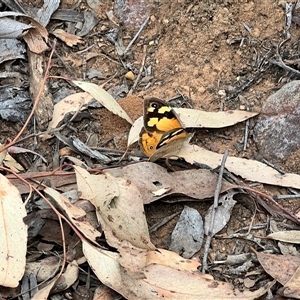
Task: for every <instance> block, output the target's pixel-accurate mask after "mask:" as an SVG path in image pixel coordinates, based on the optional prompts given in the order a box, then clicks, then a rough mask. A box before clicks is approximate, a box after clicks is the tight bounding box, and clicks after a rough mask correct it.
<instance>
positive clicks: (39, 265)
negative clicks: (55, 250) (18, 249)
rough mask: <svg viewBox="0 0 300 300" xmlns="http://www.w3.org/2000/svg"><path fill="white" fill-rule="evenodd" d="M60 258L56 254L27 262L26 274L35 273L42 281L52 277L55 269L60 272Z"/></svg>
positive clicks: (39, 280) (38, 280)
mask: <svg viewBox="0 0 300 300" xmlns="http://www.w3.org/2000/svg"><path fill="white" fill-rule="evenodd" d="M59 266H60V259H59V258H58V257H56V256H47V257H45V258H43V259H41V260H38V261H31V262H28V263H27V264H26V270H25V274H26V275H27V276H29V275H30V274H34V275H35V276H36V278H37V282H42V281H45V280H48V279H49V278H51V277H52V276H53V275H54V274H55V271H56V272H58V270H59Z"/></svg>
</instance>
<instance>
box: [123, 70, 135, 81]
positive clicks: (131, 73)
mask: <svg viewBox="0 0 300 300" xmlns="http://www.w3.org/2000/svg"><path fill="white" fill-rule="evenodd" d="M125 78H126V79H128V80H131V81H133V80H134V78H135V76H134V74H133V72H132V71H129V72H127V73H126V74H125Z"/></svg>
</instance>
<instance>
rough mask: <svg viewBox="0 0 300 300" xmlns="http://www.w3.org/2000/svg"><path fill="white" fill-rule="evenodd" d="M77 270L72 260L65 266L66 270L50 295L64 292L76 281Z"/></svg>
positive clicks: (74, 261)
mask: <svg viewBox="0 0 300 300" xmlns="http://www.w3.org/2000/svg"><path fill="white" fill-rule="evenodd" d="M78 275H79V269H78V264H77V262H76V260H73V261H72V262H70V263H69V264H68V265H67V268H66V270H65V271H64V272H63V274H62V275H61V277H59V279H58V280H57V282H56V283H55V287H54V289H53V290H52V291H51V292H52V293H57V292H61V291H65V290H66V289H68V288H69V287H70V286H71V285H72V284H74V282H75V281H76V280H77V279H78Z"/></svg>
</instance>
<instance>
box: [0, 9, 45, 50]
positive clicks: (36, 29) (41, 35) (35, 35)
mask: <svg viewBox="0 0 300 300" xmlns="http://www.w3.org/2000/svg"><path fill="white" fill-rule="evenodd" d="M1 17H22V18H23V19H24V20H28V23H31V25H33V26H32V27H31V28H27V29H26V30H28V31H27V32H26V34H25V35H24V37H23V39H24V41H25V42H26V43H27V45H28V47H29V49H30V51H32V52H34V53H38V54H39V53H42V52H43V51H45V50H46V49H48V46H47V44H46V43H47V42H48V31H47V29H46V28H45V27H44V26H43V25H42V24H41V23H39V22H37V21H36V20H35V19H33V18H31V17H29V16H27V15H24V14H22V13H18V12H1Z"/></svg>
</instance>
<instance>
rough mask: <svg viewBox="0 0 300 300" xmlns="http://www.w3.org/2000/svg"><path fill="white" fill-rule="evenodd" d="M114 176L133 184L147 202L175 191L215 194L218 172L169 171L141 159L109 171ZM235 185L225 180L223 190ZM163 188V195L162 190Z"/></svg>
mask: <svg viewBox="0 0 300 300" xmlns="http://www.w3.org/2000/svg"><path fill="white" fill-rule="evenodd" d="M105 173H109V174H111V175H113V176H115V177H124V178H126V179H127V180H129V181H130V182H132V183H134V184H135V186H136V187H137V188H138V190H139V192H140V193H141V195H142V198H143V201H144V204H148V203H151V202H153V201H157V200H158V199H161V198H162V197H165V196H170V195H174V194H179V195H186V196H188V197H191V198H195V199H206V198H211V197H213V196H214V193H215V187H216V185H217V180H218V175H217V174H215V173H213V172H211V171H209V170H206V169H199V170H186V171H180V172H173V173H169V172H168V171H167V170H166V169H165V168H163V167H161V166H159V165H157V164H155V163H152V162H140V163H136V164H132V165H128V166H125V167H122V168H114V169H110V170H106V171H105ZM234 187H235V186H234V185H232V184H230V183H228V182H227V181H225V180H223V185H222V192H224V191H227V190H229V189H232V188H234ZM162 189H164V190H165V193H164V194H161V195H160V194H159V192H160V191H161V190H162Z"/></svg>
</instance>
